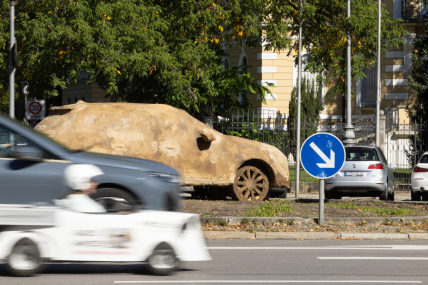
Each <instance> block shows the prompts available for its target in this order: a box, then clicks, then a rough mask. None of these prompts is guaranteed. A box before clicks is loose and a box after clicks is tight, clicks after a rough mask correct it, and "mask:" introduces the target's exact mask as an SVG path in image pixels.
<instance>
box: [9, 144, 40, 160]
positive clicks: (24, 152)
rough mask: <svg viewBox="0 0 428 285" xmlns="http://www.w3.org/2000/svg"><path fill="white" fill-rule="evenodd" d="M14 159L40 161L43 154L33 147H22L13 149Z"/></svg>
mask: <svg viewBox="0 0 428 285" xmlns="http://www.w3.org/2000/svg"><path fill="white" fill-rule="evenodd" d="M14 155H15V157H17V158H23V159H42V158H43V152H42V151H41V150H40V149H38V148H35V147H30V146H23V147H18V148H16V149H15V152H14Z"/></svg>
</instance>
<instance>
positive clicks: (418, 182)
mask: <svg viewBox="0 0 428 285" xmlns="http://www.w3.org/2000/svg"><path fill="white" fill-rule="evenodd" d="M411 180H412V191H411V192H410V194H411V197H412V201H420V200H421V197H422V200H423V201H428V152H425V153H424V154H423V155H422V157H421V159H420V160H419V162H418V163H417V164H416V165H415V167H414V168H413V172H412V179H411Z"/></svg>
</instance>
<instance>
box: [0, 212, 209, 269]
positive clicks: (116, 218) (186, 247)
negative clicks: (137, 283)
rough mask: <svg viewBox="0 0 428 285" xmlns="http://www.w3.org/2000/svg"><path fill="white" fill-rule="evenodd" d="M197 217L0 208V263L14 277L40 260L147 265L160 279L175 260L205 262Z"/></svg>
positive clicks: (206, 256)
mask: <svg viewBox="0 0 428 285" xmlns="http://www.w3.org/2000/svg"><path fill="white" fill-rule="evenodd" d="M199 223H200V221H199V216H198V215H195V214H186V213H177V212H163V211H140V212H135V213H131V212H130V213H95V214H93V213H79V212H73V211H70V210H65V209H62V208H59V207H54V206H52V207H50V206H38V207H37V206H35V207H29V206H28V205H0V259H2V260H6V266H7V269H8V270H9V271H10V272H11V273H12V274H14V275H18V276H30V275H33V274H36V273H38V272H40V271H41V269H42V266H43V261H49V262H52V261H68V262H70V261H71V262H73V261H76V262H82V261H83V262H85V261H87V262H138V261H141V262H148V264H149V268H150V270H151V271H152V272H153V273H154V274H158V275H166V274H168V273H170V272H172V271H173V270H175V269H176V267H177V265H178V262H179V261H204V260H210V259H211V256H210V254H209V252H208V250H207V247H206V243H205V240H204V238H203V235H202V231H201V229H200V227H199Z"/></svg>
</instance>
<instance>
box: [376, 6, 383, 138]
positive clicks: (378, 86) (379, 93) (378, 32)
mask: <svg viewBox="0 0 428 285" xmlns="http://www.w3.org/2000/svg"><path fill="white" fill-rule="evenodd" d="M381 2H382V1H381V0H378V20H377V94H376V146H379V145H380V142H379V127H380V126H379V120H380V97H381V84H380V80H381V79H380V72H381V66H380V41H381V16H382V14H381Z"/></svg>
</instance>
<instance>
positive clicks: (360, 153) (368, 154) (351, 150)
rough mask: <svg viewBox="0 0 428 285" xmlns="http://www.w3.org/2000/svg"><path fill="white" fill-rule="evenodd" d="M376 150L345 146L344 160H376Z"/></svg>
mask: <svg viewBox="0 0 428 285" xmlns="http://www.w3.org/2000/svg"><path fill="white" fill-rule="evenodd" d="M378 160H379V158H378V156H377V153H376V150H374V149H373V148H364V147H348V148H346V161H378Z"/></svg>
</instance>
